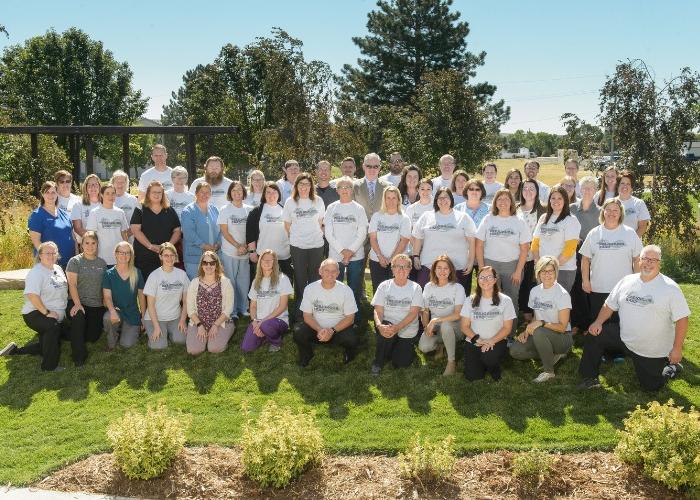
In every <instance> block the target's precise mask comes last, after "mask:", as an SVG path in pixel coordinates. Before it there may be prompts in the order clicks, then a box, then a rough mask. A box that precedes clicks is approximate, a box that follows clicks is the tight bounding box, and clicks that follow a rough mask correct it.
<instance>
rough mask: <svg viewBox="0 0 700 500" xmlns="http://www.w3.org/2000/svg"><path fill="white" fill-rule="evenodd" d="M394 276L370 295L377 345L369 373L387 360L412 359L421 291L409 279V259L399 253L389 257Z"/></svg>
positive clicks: (397, 364) (395, 362) (398, 364)
mask: <svg viewBox="0 0 700 500" xmlns="http://www.w3.org/2000/svg"><path fill="white" fill-rule="evenodd" d="M391 270H392V271H393V272H394V278H393V279H390V280H386V281H384V282H382V283H381V284H380V285H379V287H378V288H377V291H376V292H375V294H374V297H373V298H372V305H373V306H374V329H375V333H376V335H375V337H376V341H377V347H376V351H375V355H374V363H373V364H372V375H379V373H380V372H381V371H382V368H383V367H384V363H385V362H386V361H387V360H391V363H392V364H393V365H394V368H404V367H407V366H409V365H410V364H411V363H413V360H414V359H415V357H416V351H415V349H414V345H415V343H416V342H415V340H416V335H418V314H419V313H420V310H421V309H422V308H423V293H422V291H421V288H420V286H418V283H415V282H413V281H410V280H409V279H408V274H409V273H410V272H411V259H410V258H409V257H408V255H406V254H399V255H396V256H394V258H393V259H391Z"/></svg>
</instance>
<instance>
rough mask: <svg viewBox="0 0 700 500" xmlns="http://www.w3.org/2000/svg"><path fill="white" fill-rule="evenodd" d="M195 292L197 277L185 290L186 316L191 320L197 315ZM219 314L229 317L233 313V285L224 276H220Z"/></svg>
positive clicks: (197, 285)
mask: <svg viewBox="0 0 700 500" xmlns="http://www.w3.org/2000/svg"><path fill="white" fill-rule="evenodd" d="M197 290H199V277H197V278H195V279H193V280H192V281H191V282H190V287H189V288H188V289H187V315H188V316H189V317H190V318H191V317H192V315H193V314H197ZM221 312H222V313H223V314H225V315H226V316H231V313H232V312H233V285H232V284H231V280H230V279H228V278H227V277H226V276H223V275H222V276H221Z"/></svg>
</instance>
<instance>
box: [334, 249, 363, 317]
mask: <svg viewBox="0 0 700 500" xmlns="http://www.w3.org/2000/svg"><path fill="white" fill-rule="evenodd" d="M338 268H339V269H340V275H339V276H338V281H340V282H342V281H343V279H344V278H345V271H346V270H347V273H348V286H349V287H350V289H351V290H352V295H353V296H354V297H355V305H357V309H358V310H359V309H360V299H361V294H362V278H363V277H364V276H363V275H364V271H365V269H364V259H360V260H351V261H350V262H349V263H348V265H347V266H346V265H345V264H343V263H342V262H338Z"/></svg>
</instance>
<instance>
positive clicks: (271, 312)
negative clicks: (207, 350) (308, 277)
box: [241, 248, 293, 352]
mask: <svg viewBox="0 0 700 500" xmlns="http://www.w3.org/2000/svg"><path fill="white" fill-rule="evenodd" d="M292 292H293V290H292V284H291V282H290V281H289V278H287V276H286V275H285V274H284V273H282V272H280V267H279V264H278V262H277V254H276V253H275V252H274V250H270V249H269V248H268V249H267V250H264V251H263V252H262V253H261V254H260V258H259V259H258V266H257V269H256V271H255V279H254V280H253V285H252V286H251V287H250V292H249V293H248V298H249V299H250V319H251V321H250V324H249V325H248V329H247V330H246V331H245V335H244V336H243V342H242V343H241V349H242V350H243V352H253V351H254V350H255V349H257V348H258V347H260V346H261V345H263V344H264V343H265V342H268V343H269V344H270V347H269V351H270V352H275V351H279V350H280V347H281V346H282V334H284V332H286V331H287V330H289V312H288V311H287V304H288V302H289V296H290V295H291V294H292Z"/></svg>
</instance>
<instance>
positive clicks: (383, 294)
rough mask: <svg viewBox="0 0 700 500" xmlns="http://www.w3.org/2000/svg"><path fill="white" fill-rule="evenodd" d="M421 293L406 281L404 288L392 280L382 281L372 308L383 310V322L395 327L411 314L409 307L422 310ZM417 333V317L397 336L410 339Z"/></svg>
mask: <svg viewBox="0 0 700 500" xmlns="http://www.w3.org/2000/svg"><path fill="white" fill-rule="evenodd" d="M423 304H424V302H423V292H422V290H421V289H420V285H418V283H415V282H414V281H411V280H408V281H407V282H406V284H405V285H404V286H399V285H397V284H396V282H395V281H394V280H393V279H390V280H386V281H383V282H382V283H381V284H380V285H379V286H378V287H377V291H376V292H375V293H374V297H372V305H373V306H382V307H383V308H384V320H385V321H390V322H391V323H392V324H394V325H396V324H398V323H400V322H401V321H403V319H404V318H405V317H406V316H408V313H410V312H411V307H416V306H418V307H420V308H421V309H422V308H423ZM417 333H418V315H416V317H415V319H414V320H413V321H411V322H410V323H409V324H408V325H406V326H405V327H404V328H403V330H400V331H399V333H398V336H399V337H401V338H403V339H410V338H413V337H415V336H416V334H417Z"/></svg>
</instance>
